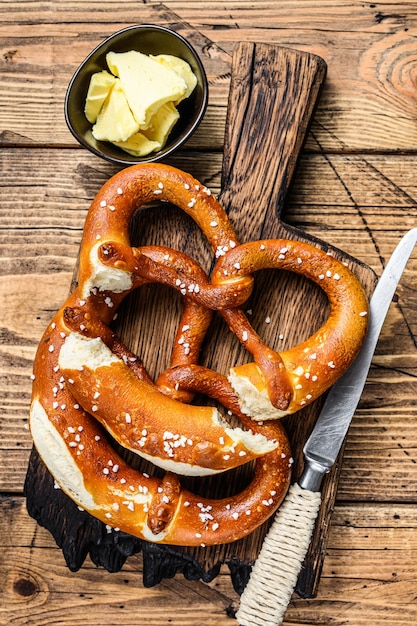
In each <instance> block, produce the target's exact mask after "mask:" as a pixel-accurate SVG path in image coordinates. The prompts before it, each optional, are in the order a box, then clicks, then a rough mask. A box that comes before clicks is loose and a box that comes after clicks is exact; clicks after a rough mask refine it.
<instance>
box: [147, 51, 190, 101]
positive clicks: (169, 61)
mask: <svg viewBox="0 0 417 626" xmlns="http://www.w3.org/2000/svg"><path fill="white" fill-rule="evenodd" d="M151 59H154V60H155V61H158V63H162V65H165V67H168V68H169V69H171V70H173V71H174V72H176V73H177V74H178V75H179V76H181V78H183V79H184V80H185V83H186V85H187V88H186V90H185V93H184V95H183V96H182V98H181V99H180V100H177V101H176V102H175V104H178V103H179V102H181V100H184V98H188V97H189V96H190V95H191V94H192V92H193V91H194V89H195V87H196V85H197V76H196V75H195V74H194V72H193V71H192V69H191V67H190V65H189V64H188V63H187V61H184V59H180V58H179V57H176V56H173V55H172V54H158V55H156V56H152V55H151Z"/></svg>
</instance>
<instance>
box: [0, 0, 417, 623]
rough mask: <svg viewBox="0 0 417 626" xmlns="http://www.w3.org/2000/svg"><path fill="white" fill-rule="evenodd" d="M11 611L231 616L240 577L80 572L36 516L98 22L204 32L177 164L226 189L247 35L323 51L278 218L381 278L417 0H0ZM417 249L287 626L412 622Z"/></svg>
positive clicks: (408, 170) (406, 133) (0, 207)
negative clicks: (43, 405)
mask: <svg viewBox="0 0 417 626" xmlns="http://www.w3.org/2000/svg"><path fill="white" fill-rule="evenodd" d="M0 14H1V26H0V29H1V30H0V33H1V34H0V37H1V52H2V56H1V70H0V72H1V73H0V138H1V152H0V159H1V169H2V179H1V182H2V195H1V201H0V211H1V229H2V237H1V241H0V246H1V256H0V263H1V274H0V303H1V305H0V319H1V328H2V330H1V336H2V341H1V345H0V355H1V361H0V376H1V387H0V428H1V431H0V432H1V435H0V455H1V457H0V458H1V463H0V481H1V484H0V506H1V509H0V511H1V512H0V520H1V526H0V528H1V532H0V555H1V556H0V581H1V583H0V590H1V592H0V593H1V602H0V624H1V625H6V624H16V625H19V626H22V625H24V624H27V625H29V624H33V625H36V626H38V625H40V624H48V625H49V626H50V625H52V624H60V625H64V624H68V625H71V626H72V625H73V624H75V623H80V624H83V625H85V626H87V625H88V626H93V625H98V624H100V625H101V626H103V625H105V624H106V625H111V626H115V625H116V624H118V625H120V626H121V625H123V626H129V625H132V626H133V625H135V626H138V625H145V624H149V625H150V624H155V625H158V626H165V625H168V624H173V625H178V626H179V625H180V624H181V625H183V626H186V625H187V626H195V625H196V624H205V625H207V626H209V625H212V626H214V625H216V626H223V625H224V626H227V625H228V624H234V623H236V622H235V621H234V620H233V618H232V616H233V612H234V609H235V608H236V607H237V604H238V595H237V594H236V592H235V591H234V590H233V588H232V585H231V582H230V574H229V570H228V569H227V568H226V567H222V569H221V571H220V574H219V575H218V576H217V577H216V578H215V579H214V580H213V581H212V582H210V583H209V584H206V583H203V582H201V581H187V580H185V578H183V577H182V576H180V575H177V576H176V577H175V578H173V579H171V580H164V581H163V582H162V583H160V584H159V585H157V586H155V587H152V588H144V586H143V584H142V571H141V568H142V565H141V557H140V556H137V557H131V558H130V559H128V561H127V562H126V564H125V566H124V568H123V569H122V571H120V572H119V573H114V574H109V573H107V572H105V571H103V570H102V569H100V568H96V567H95V566H94V565H92V564H91V562H89V561H86V563H85V564H84V566H83V567H82V568H81V569H80V570H79V571H78V572H77V573H71V572H69V570H68V569H67V567H66V565H65V562H64V560H63V558H62V554H61V551H60V550H59V549H58V548H57V547H56V545H55V543H54V541H53V539H52V538H51V536H50V534H49V533H48V532H47V531H46V530H45V529H43V528H41V527H40V526H38V525H37V524H36V522H35V521H34V520H33V519H32V518H30V517H29V516H28V514H27V512H26V507H25V499H24V497H23V485H24V480H25V474H26V470H27V463H28V458H29V454H30V450H31V447H32V442H31V437H30V434H29V431H28V428H27V414H28V407H29V402H30V390H31V382H30V374H31V368H32V360H33V357H34V353H35V350H36V346H37V343H38V341H39V338H40V336H41V333H42V332H43V330H44V328H45V326H46V324H47V323H48V321H49V319H50V317H51V315H52V313H53V312H54V311H55V310H56V309H57V308H58V307H59V306H60V305H61V303H62V302H63V301H64V300H65V298H66V295H67V291H68V287H69V284H70V281H71V277H72V273H73V268H74V262H75V259H76V256H77V251H78V246H79V243H80V238H81V232H82V227H83V221H84V218H85V215H86V211H87V209H88V207H89V204H90V202H91V200H92V198H93V197H94V196H95V194H96V192H97V191H98V189H99V188H100V187H101V185H102V184H103V183H104V182H105V181H106V180H107V179H108V178H109V176H110V175H112V174H113V173H115V171H116V168H115V167H113V166H112V165H110V164H108V163H106V162H104V161H101V160H100V159H98V158H97V157H95V156H93V155H91V154H90V153H88V152H87V151H85V150H84V149H81V148H80V147H79V146H78V145H77V144H76V143H75V141H74V139H73V138H72V136H71V135H70V133H69V131H68V129H67V127H66V125H65V121H64V115H63V100H64V96H65V90H66V87H67V84H68V82H69V80H70V78H71V76H72V74H73V72H74V70H75V69H76V68H77V67H78V65H79V63H80V62H81V61H82V60H83V58H84V57H85V56H86V55H87V54H88V52H89V51H90V50H91V49H92V48H93V47H94V46H95V45H97V44H98V43H99V42H100V41H102V39H104V38H105V37H106V36H107V35H109V34H111V33H113V32H115V31H116V30H119V29H120V28H122V27H124V26H128V25H130V24H134V23H147V22H154V23H160V24H165V25H168V26H169V25H170V24H172V23H173V22H179V21H184V22H187V23H188V24H189V25H190V35H191V36H192V34H193V32H195V31H198V32H199V33H200V34H201V36H203V37H205V38H206V40H207V45H206V46H204V47H203V49H202V55H203V56H202V60H203V63H205V64H206V66H207V68H208V70H209V71H208V73H209V78H210V101H209V107H208V111H207V114H206V117H205V119H204V121H203V123H202V125H201V127H200V128H199V130H198V131H197V133H196V134H195V136H194V137H193V138H192V139H191V141H190V142H189V143H188V144H187V145H186V146H185V147H184V149H183V150H182V151H181V152H180V153H179V154H178V155H176V156H175V157H173V158H172V159H171V161H170V162H171V163H172V164H173V165H176V166H178V167H181V168H182V169H184V170H187V171H190V172H191V173H192V174H194V175H195V176H196V177H197V178H199V179H200V180H201V181H204V183H205V184H207V185H209V186H210V187H211V188H212V189H213V190H214V191H216V190H218V189H219V186H220V169H221V159H222V148H223V137H224V124H225V118H226V106H227V95H228V87H229V81H230V74H229V73H228V72H224V71H223V70H224V67H225V63H226V62H227V59H228V58H230V56H229V55H231V54H232V52H233V49H234V47H235V45H236V44H237V43H238V42H240V41H255V42H265V43H272V44H276V45H280V46H286V47H290V48H296V49H299V50H305V51H309V52H313V53H315V54H318V55H320V56H321V57H322V58H323V59H324V60H325V61H326V63H327V66H328V74H327V79H326V83H325V86H324V90H323V93H322V96H321V100H320V103H319V106H318V110H317V112H316V114H315V117H314V120H313V125H312V128H311V131H310V134H309V136H308V140H307V143H306V146H305V150H304V152H303V157H302V160H301V163H300V166H299V169H298V171H297V174H296V180H295V184H294V187H293V189H292V191H291V194H290V197H289V200H288V203H287V208H286V211H285V221H286V222H287V223H289V224H292V225H294V226H296V227H297V228H300V229H302V230H303V231H305V232H306V233H308V234H309V235H312V236H316V237H318V238H320V239H323V240H325V241H327V242H328V243H330V244H331V245H333V246H336V247H338V248H340V249H341V250H344V251H346V252H348V253H349V254H351V255H352V256H354V257H356V258H357V259H359V260H360V261H362V262H364V263H366V264H367V265H368V266H370V267H371V268H372V269H373V270H374V271H375V272H376V273H377V274H378V275H379V274H380V273H381V271H382V269H383V267H384V265H385V262H386V260H387V258H388V257H389V256H390V254H391V252H392V250H393V249H394V247H395V244H396V243H397V241H398V240H399V239H400V237H401V235H402V234H403V233H405V232H406V231H407V230H408V229H410V228H412V227H415V226H416V225H417V219H416V218H417V206H416V200H417V183H416V174H415V172H416V146H417V115H416V112H417V108H416V100H417V46H416V34H417V3H414V2H400V1H395V0H394V1H392V2H374V3H370V2H357V1H355V2H349V3H347V2H341V1H339V0H337V1H336V2H332V3H329V2H326V1H324V0H315V1H314V2H313V1H310V0H287V1H286V2H278V1H273V0H269V2H261V1H259V0H255V2H246V1H243V2H232V1H231V0H222V1H221V2H220V1H219V2H217V1H215V0H213V1H210V2H196V1H187V2H185V1H183V2H181V1H175V0H166V2H165V3H164V5H160V4H159V3H156V2H152V1H150V2H149V1H148V2H142V3H140V2H134V1H132V0H118V2H115V1H113V0H103V2H100V3H98V2H93V1H92V0H90V1H89V0H84V1H83V2H78V1H76V0H55V2H42V3H41V2H39V3H36V2H32V1H30V0H19V1H18V0H15V1H12V0H0ZM416 270H417V252H416V253H415V254H414V255H413V258H412V259H411V260H410V262H409V264H408V266H407V269H406V272H405V274H404V276H403V279H402V281H401V285H400V286H399V287H398V290H397V297H396V298H395V300H394V302H393V304H392V306H391V308H390V311H389V314H388V317H387V320H386V323H385V324H384V328H383V332H382V335H381V338H380V341H379V343H378V346H377V351H376V354H375V357H374V360H373V365H372V368H371V371H370V373H369V377H368V382H367V385H366V388H365V391H364V394H363V396H362V399H361V402H360V405H359V407H358V410H357V412H356V414H355V417H354V420H353V423H352V426H351V429H350V432H349V435H348V439H347V443H346V448H345V454H344V460H343V466H342V470H341V475H340V481H339V485H338V492H337V500H336V506H335V510H334V513H333V515H332V519H331V528H330V533H329V539H328V543H327V548H326V553H325V558H324V566H323V571H322V575H321V580H320V584H319V587H318V591H317V596H316V597H315V598H314V599H308V600H305V599H300V598H298V597H297V596H296V595H294V597H293V600H292V602H291V604H290V606H289V608H288V611H287V613H286V617H285V624H309V625H311V626H312V625H319V624H320V625H324V624H329V625H330V624H332V625H342V624H343V625H348V624H349V625H351V626H365V625H368V624H369V625H371V624H372V625H374V624H387V625H398V624H407V625H410V624H413V623H417V600H416V597H417V506H416V505H417V466H416V463H417V451H416V450H417V425H416V421H415V418H417V404H416V398H417V382H416V376H417V349H416V340H417V317H416V308H417V298H416V278H415V272H416Z"/></svg>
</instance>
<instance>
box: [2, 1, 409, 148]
mask: <svg viewBox="0 0 417 626" xmlns="http://www.w3.org/2000/svg"><path fill="white" fill-rule="evenodd" d="M165 6H166V7H167V8H168V9H170V10H171V11H173V12H175V13H176V14H177V15H179V16H181V18H182V20H184V21H186V22H188V23H189V24H191V25H192V26H193V27H194V28H195V29H197V30H198V31H200V32H201V33H203V34H204V35H206V37H207V38H208V39H209V40H211V41H213V42H214V43H216V44H217V45H218V46H220V48H222V49H224V50H225V51H227V52H228V53H229V54H230V53H231V52H232V50H233V48H234V46H235V44H236V43H237V42H239V41H257V42H265V43H274V44H279V45H282V46H288V47H292V48H296V49H299V50H305V51H308V52H312V53H315V54H318V55H319V56H321V57H323V58H324V60H325V61H326V62H327V64H328V66H329V75H328V81H327V83H326V87H325V89H324V92H323V97H322V99H321V102H320V106H319V110H318V114H317V119H316V121H315V124H314V130H315V133H316V136H317V140H318V142H319V145H320V146H321V147H322V148H323V149H325V150H326V151H328V150H332V151H333V150H337V151H345V152H349V151H350V150H364V149H365V150H373V151H380V150H384V151H397V150H402V151H404V150H412V151H414V150H415V145H416V139H417V128H416V125H415V123H414V120H415V106H416V90H415V71H416V65H417V52H416V47H415V35H416V32H417V11H416V7H415V4H414V2H400V1H398V0H397V1H395V0H394V1H393V2H382V3H381V2H378V3H371V2H365V3H362V2H358V1H355V2H349V3H346V2H338V3H336V4H334V3H331V4H330V5H329V3H328V2H327V0H319V1H317V2H314V1H313V0H299V1H298V2H293V1H291V2H283V3H281V2H280V3H275V2H261V1H257V2H255V3H253V2H239V3H236V2H231V1H230V0H229V1H228V2H220V1H214V2H213V1H210V2H207V3H201V2H198V1H195V0H194V1H193V0H191V1H188V0H187V1H185V2H184V1H182V2H176V1H174V0H168V1H167V2H166V3H165ZM156 11H158V13H156ZM155 15H157V19H155ZM148 21H158V22H160V23H164V22H166V23H169V22H170V21H171V22H172V14H169V13H168V14H167V13H166V12H165V13H164V8H163V7H162V8H159V7H158V3H156V2H145V3H138V2H135V1H133V0H123V1H122V2H116V1H110V2H103V3H100V8H99V9H97V3H96V2H94V1H93V0H90V1H86V2H76V1H74V2H65V10H62V6H61V3H54V2H46V3H42V4H40V5H39V4H38V3H33V2H30V1H29V0H23V1H15V2H6V1H3V2H2V3H1V4H0V24H2V26H1V28H0V36H1V37H2V63H1V67H2V74H3V77H2V78H3V84H4V87H5V88H4V89H2V91H1V94H0V106H1V107H2V108H3V109H4V114H3V116H2V125H1V127H0V133H1V138H2V143H5V144H8V145H14V144H29V145H30V144H33V142H37V141H38V142H39V141H40V142H43V143H55V144H58V145H62V144H70V145H74V144H73V142H74V140H73V139H72V137H71V136H70V133H69V132H68V131H67V130H66V128H65V122H64V119H63V114H62V101H63V97H64V94H65V89H66V86H67V84H68V81H69V80H70V78H71V76H72V73H73V72H74V71H75V69H76V68H77V67H78V65H79V63H80V62H81V61H82V60H83V59H84V57H85V56H86V55H87V54H88V52H89V51H90V50H91V49H92V48H93V47H94V46H95V45H97V44H98V43H100V41H101V40H102V39H104V38H105V37H106V36H107V35H108V34H111V33H112V32H114V31H116V30H119V29H120V28H123V27H124V26H128V25H130V24H134V23H138V22H143V23H146V22H148ZM35 24H36V28H34V25H35ZM51 24H52V25H53V26H52V27H51ZM214 54H216V53H214ZM203 61H204V62H205V64H209V63H210V61H211V47H210V46H208V47H207V48H205V49H204V50H203ZM223 79H224V77H223V76H222V74H221V73H216V75H212V74H211V73H210V84H211V85H212V86H213V87H216V91H217V93H216V100H217V102H218V106H216V107H215V109H209V111H208V114H207V116H206V119H205V121H204V125H203V127H202V129H201V131H202V132H199V133H198V136H196V139H197V140H198V141H197V142H194V140H192V141H193V144H194V145H196V146H197V145H198V146H199V147H202V148H205V147H210V148H217V149H219V148H220V146H221V145H222V141H223V133H222V124H219V121H220V119H222V120H223V126H224V120H225V116H226V99H227V88H228V85H227V81H226V80H223ZM22 82H24V84H25V88H26V89H25V93H23V92H22V90H21V88H20V85H21V84H22ZM213 95H214V94H213ZM220 95H221V97H220ZM28 97H29V98H28ZM219 98H220V100H219ZM28 100H29V101H28ZM45 106H47V107H48V116H47V117H46V116H45V114H44V111H45ZM28 115H30V116H31V118H32V119H33V124H31V125H27V124H26V123H25V119H26V118H27V116H28ZM219 118H220V119H219ZM51 123H53V124H54V128H55V131H54V136H53V137H51V133H50V124H51ZM308 147H309V148H311V149H317V144H316V142H314V141H309V143H308Z"/></svg>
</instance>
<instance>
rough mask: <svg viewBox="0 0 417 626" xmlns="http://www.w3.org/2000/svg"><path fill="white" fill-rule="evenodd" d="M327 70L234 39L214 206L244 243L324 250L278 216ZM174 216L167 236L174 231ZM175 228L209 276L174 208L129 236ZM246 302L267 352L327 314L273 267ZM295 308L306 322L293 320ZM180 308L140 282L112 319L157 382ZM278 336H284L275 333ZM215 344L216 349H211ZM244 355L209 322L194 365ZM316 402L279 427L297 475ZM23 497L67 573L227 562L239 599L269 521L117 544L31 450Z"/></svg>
mask: <svg viewBox="0 0 417 626" xmlns="http://www.w3.org/2000/svg"><path fill="white" fill-rule="evenodd" d="M325 70H326V67H325V63H324V62H323V60H322V59H320V57H317V56H315V55H310V54H308V53H304V52H299V51H295V50H289V49H284V48H280V47H276V46H270V45H267V44H255V43H251V44H248V43H245V44H243V43H242V44H240V45H239V46H238V47H237V49H236V51H235V54H234V57H233V66H232V80H231V87H230V95H229V105H228V118H227V126H226V128H227V132H226V139H225V149H224V158H223V170H222V185H221V188H222V190H221V193H220V201H221V202H222V203H223V205H224V206H225V208H226V210H227V211H228V213H229V216H230V219H231V221H232V222H233V224H234V226H235V228H236V230H237V232H238V235H239V237H240V238H241V240H254V239H259V238H287V237H288V238H293V239H294V238H296V239H299V240H303V241H310V242H311V241H313V243H315V244H316V245H321V246H322V247H324V248H325V249H329V247H328V246H327V245H326V244H325V243H323V242H320V241H314V240H313V239H312V238H311V237H307V236H306V235H304V234H303V233H302V232H300V231H298V230H296V229H294V228H290V227H289V226H287V225H285V224H284V223H283V222H282V221H281V219H280V218H281V213H282V211H283V208H284V202H285V199H286V196H287V193H288V190H289V188H290V185H291V182H292V180H293V176H294V172H295V168H296V164H297V162H298V158H299V156H300V152H301V149H302V146H303V144H304V141H305V137H306V134H307V130H308V128H309V124H310V122H311V119H312V114H313V110H314V107H315V105H316V103H317V101H318V96H319V92H320V89H321V86H322V83H323V80H324V77H325ZM173 221H174V222H175V223H176V227H175V229H173V228H172V223H173ZM173 230H174V233H173V236H171V237H170V239H173V241H170V245H173V246H174V247H176V248H178V249H184V250H187V252H188V253H189V254H191V255H192V256H195V258H196V259H197V260H198V261H199V262H200V263H201V265H202V266H203V267H205V268H206V269H207V270H209V269H210V266H211V264H212V255H211V252H210V250H209V249H208V246H207V245H206V243H205V242H204V241H202V238H201V235H200V233H199V232H197V229H196V228H195V227H194V224H193V223H191V221H190V220H188V219H187V216H184V215H183V214H182V213H181V212H179V211H177V210H175V208H173V207H170V208H167V207H165V209H164V210H159V211H158V213H157V214H156V213H155V212H153V211H152V210H149V211H148V212H146V211H145V212H141V213H140V215H139V216H138V218H137V220H136V222H135V225H134V234H133V239H134V240H135V241H134V243H135V244H136V245H137V244H138V243H139V241H136V239H138V238H139V239H140V244H144V243H145V241H146V242H149V241H152V242H153V243H166V235H167V233H168V232H171V235H172V231H173ZM329 251H331V252H333V253H334V254H336V255H339V256H341V258H344V259H346V260H347V261H348V262H349V263H350V265H351V266H352V268H353V269H354V271H355V272H356V273H357V275H358V276H359V277H360V278H361V280H362V281H363V283H364V284H365V286H366V288H367V289H368V292H370V291H371V290H372V287H373V284H374V274H373V272H372V271H371V270H370V269H369V268H368V267H367V266H364V265H363V264H361V263H359V262H358V261H355V260H354V259H353V258H350V257H347V256H346V255H343V254H342V253H340V252H339V251H336V250H330V249H329ZM277 274H278V275H277ZM248 306H249V305H248ZM250 306H251V307H252V309H253V314H252V318H251V319H252V320H253V324H254V327H255V328H257V329H258V331H259V332H260V334H262V336H263V337H264V338H265V339H266V341H268V342H269V343H270V345H272V346H273V347H275V348H278V349H280V348H283V347H284V346H289V345H291V344H294V343H297V342H299V341H300V340H302V339H303V338H305V337H308V336H309V335H310V334H311V332H312V331H313V330H314V329H315V328H316V327H317V326H318V325H319V324H320V323H322V321H323V320H324V318H325V315H326V311H327V303H326V300H325V298H324V297H323V294H322V293H321V292H320V291H319V290H318V289H316V288H315V287H313V286H312V285H311V284H310V283H308V282H307V281H303V280H302V279H300V278H296V277H295V276H293V275H279V273H271V272H264V273H261V275H260V277H259V279H258V280H257V287H256V290H255V294H254V297H253V305H250ZM300 310H301V318H302V319H299V320H297V324H294V318H295V317H298V314H297V313H298V312H299V311H300ZM179 311H180V302H179V300H178V299H177V298H176V297H175V296H174V297H173V295H172V294H171V293H169V292H168V291H167V290H166V289H164V288H158V287H157V288H155V287H144V288H142V289H141V290H140V292H138V293H135V294H134V295H133V296H132V297H131V298H129V299H128V301H127V304H126V306H125V307H124V315H121V316H120V319H121V320H122V321H121V322H120V323H119V324H118V327H117V330H118V332H119V334H121V336H122V338H123V339H124V341H125V342H126V343H127V344H128V345H129V346H130V347H131V348H132V349H133V350H134V351H136V352H137V353H138V354H140V355H141V358H142V359H143V361H144V363H145V365H146V367H147V369H148V371H150V373H151V374H152V375H154V376H156V375H157V373H158V372H159V371H161V370H162V369H164V367H166V365H167V362H168V361H169V350H170V342H171V337H172V336H173V335H174V329H175V328H176V325H177V322H178V315H179ZM271 313H272V316H273V319H274V323H273V324H271V325H267V326H266V325H265V319H266V317H267V316H271ZM144 329H146V332H144ZM281 335H282V336H283V337H284V340H282V339H280V338H279V337H280V336H281ZM162 346H165V347H164V348H162ZM218 346H222V349H221V350H219V348H218ZM245 360H248V355H247V354H245V352H244V350H243V349H242V347H241V346H240V344H239V343H238V342H237V340H236V339H235V338H234V337H231V336H230V333H229V332H228V331H227V330H226V328H225V326H224V324H222V322H220V321H219V320H217V323H216V324H215V325H214V327H213V329H212V331H211V334H210V337H209V338H208V339H207V341H206V343H205V346H204V349H203V354H202V362H203V363H204V364H206V365H208V366H210V367H212V368H214V369H216V370H218V371H221V372H223V373H226V372H227V371H228V368H229V367H230V365H232V364H233V363H238V362H244V361H245ZM320 406H321V401H318V402H317V403H315V405H314V406H313V407H311V408H309V409H306V410H305V411H303V412H302V414H301V413H300V414H297V416H294V417H292V418H289V419H287V420H286V422H287V424H286V425H287V429H288V432H289V435H290V439H291V442H292V446H293V451H294V457H295V460H296V462H295V467H294V478H297V477H298V476H299V473H300V471H301V468H302V456H301V450H302V444H303V442H304V441H305V439H306V438H307V436H308V433H309V431H310V429H311V426H312V424H313V423H314V420H315V417H316V415H317V412H318V410H319V407H320ZM244 480H246V478H245V470H243V471H242V472H239V471H236V472H234V473H233V475H232V477H231V479H230V481H229V484H228V489H229V490H230V493H233V491H234V490H236V489H237V488H239V486H240V485H241V484H242V482H243V481H244ZM204 482H205V486H204V488H205V489H207V490H208V491H209V492H213V491H214V492H217V491H218V490H219V481H218V480H217V481H216V479H210V480H206V481H204ZM222 482H224V481H222ZM337 482H338V470H337V467H336V468H335V470H334V471H333V473H332V474H331V476H330V479H329V480H328V481H327V483H326V484H325V486H324V498H323V506H322V510H321V514H320V517H319V523H318V525H317V531H316V534H315V536H314V538H313V541H312V546H311V549H310V553H309V555H308V557H307V559H306V564H305V568H304V570H303V573H302V575H301V576H300V581H299V585H298V588H297V591H298V593H299V594H300V595H302V596H304V597H309V596H311V595H312V594H314V593H315V590H316V586H317V582H318V579H319V576H320V571H321V566H322V559H323V553H324V546H325V545H326V541H327V532H328V531H327V529H328V525H329V517H330V512H331V510H332V508H333V505H334V499H335V493H336V487H337ZM26 493H27V494H28V508H29V512H30V513H31V515H33V516H34V517H35V518H36V519H37V520H38V521H39V522H40V523H41V524H42V525H45V526H46V527H47V528H50V530H51V532H53V534H54V536H55V538H56V540H57V542H58V544H59V545H60V546H61V547H62V548H63V551H64V554H65V556H66V559H67V562H68V564H69V566H70V568H71V569H77V568H78V567H79V566H80V565H81V563H82V562H83V560H84V558H85V556H86V554H87V553H88V552H89V553H90V555H91V557H92V559H93V561H94V562H96V563H98V564H100V565H103V566H104V567H106V568H107V569H108V570H109V571H117V570H119V569H120V568H121V566H122V565H123V563H124V561H125V559H126V556H127V555H130V554H133V553H135V552H138V551H139V550H142V552H143V554H144V583H145V585H146V586H151V585H153V584H156V583H158V582H159V581H160V580H161V579H162V578H164V577H170V576H172V575H174V574H175V573H176V572H177V571H182V572H183V573H184V575H185V576H186V577H188V578H202V579H203V580H211V579H212V578H213V577H214V576H216V574H217V572H218V570H219V567H220V564H221V563H227V564H228V565H229V567H230V570H231V574H232V579H233V582H234V585H235V588H236V589H237V590H238V591H239V592H240V591H241V590H242V589H243V587H244V585H245V584H246V580H247V576H248V574H249V571H250V567H251V564H252V563H253V561H254V560H255V559H256V556H257V554H258V552H259V549H260V546H261V544H262V540H263V537H264V535H265V532H266V530H267V528H268V524H265V525H264V526H263V527H262V528H260V529H258V531H256V532H255V533H253V534H252V535H251V536H250V538H247V539H245V540H242V541H240V542H236V543H234V544H231V545H227V546H220V547H215V548H206V549H201V548H199V549H185V550H178V549H176V548H175V549H172V548H169V547H161V546H154V545H153V544H143V543H142V542H139V541H137V540H134V539H132V538H127V537H122V535H120V536H119V538H118V544H117V546H116V547H115V546H114V545H112V539H111V537H112V535H110V536H109V535H107V534H106V533H105V531H104V530H103V525H102V524H100V523H98V522H97V521H96V520H91V519H89V517H87V516H85V514H82V513H80V512H79V511H78V509H77V508H76V507H74V506H73V504H72V503H70V502H67V501H66V498H65V497H64V496H63V494H62V493H57V492H56V491H55V490H53V483H52V481H51V479H50V476H49V475H48V474H47V472H44V469H43V468H42V464H40V463H39V459H38V458H37V455H36V452H35V451H34V452H33V453H32V457H31V464H30V467H29V471H28V477H27V482H26ZM41 493H42V494H43V498H45V494H50V495H49V497H48V496H47V497H46V498H47V499H46V503H45V501H43V500H42V498H41V496H40V494H41ZM63 518H64V520H65V521H64V523H63ZM106 537H107V540H106Z"/></svg>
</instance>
